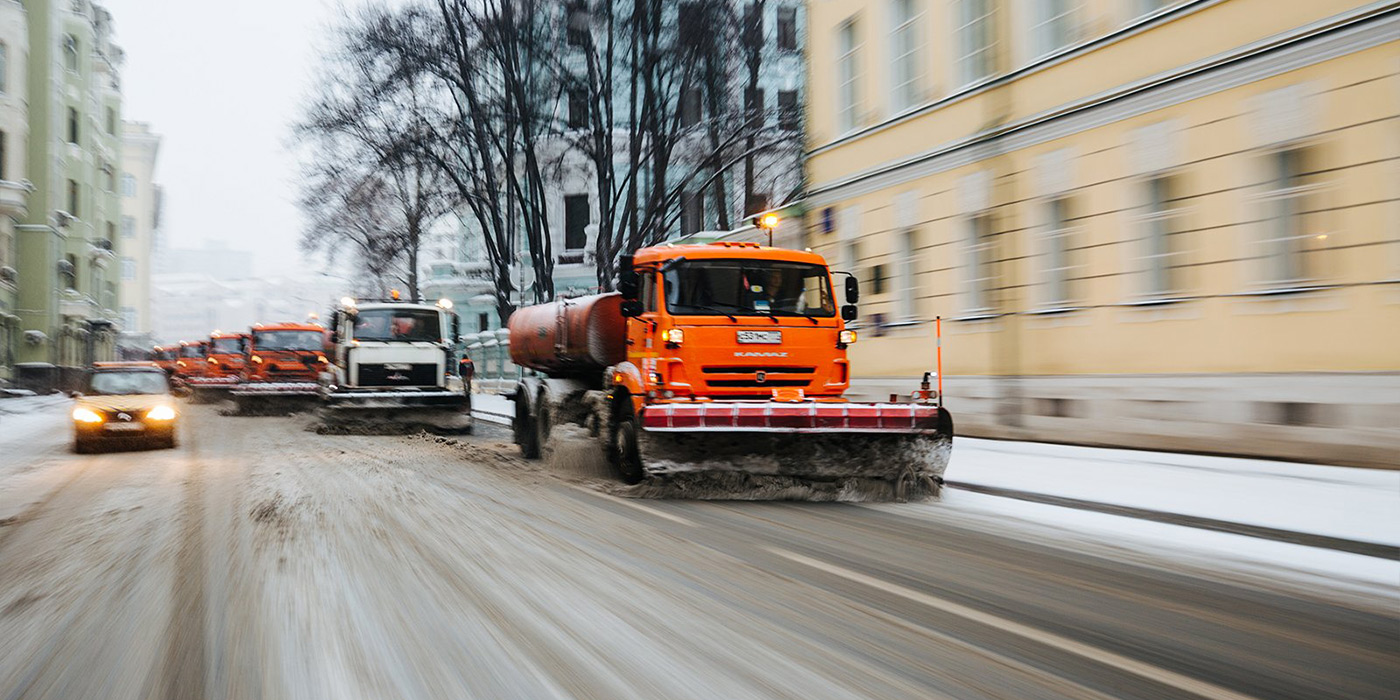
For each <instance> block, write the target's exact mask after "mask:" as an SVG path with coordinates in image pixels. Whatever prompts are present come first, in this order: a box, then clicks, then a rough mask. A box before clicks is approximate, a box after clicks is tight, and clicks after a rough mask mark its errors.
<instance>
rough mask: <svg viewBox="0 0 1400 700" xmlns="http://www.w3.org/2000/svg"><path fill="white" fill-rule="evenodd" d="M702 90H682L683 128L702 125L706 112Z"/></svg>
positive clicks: (688, 88)
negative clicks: (701, 120) (702, 118)
mask: <svg viewBox="0 0 1400 700" xmlns="http://www.w3.org/2000/svg"><path fill="white" fill-rule="evenodd" d="M700 98H701V94H700V88H698V87H687V88H683V89H682V90H681V126H695V125H696V124H699V123H700V118H701V115H702V114H703V112H704V107H703V102H702V100H701V99H700Z"/></svg>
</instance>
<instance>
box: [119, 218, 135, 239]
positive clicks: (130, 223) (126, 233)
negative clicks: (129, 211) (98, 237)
mask: <svg viewBox="0 0 1400 700" xmlns="http://www.w3.org/2000/svg"><path fill="white" fill-rule="evenodd" d="M135 237H136V217H134V216H123V217H122V238H135Z"/></svg>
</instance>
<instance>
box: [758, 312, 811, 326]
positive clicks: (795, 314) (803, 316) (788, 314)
mask: <svg viewBox="0 0 1400 700" xmlns="http://www.w3.org/2000/svg"><path fill="white" fill-rule="evenodd" d="M768 314H769V315H770V316H799V317H801V318H805V319H807V320H808V321H811V322H812V325H814V326H816V325H819V324H818V323H817V319H816V317H814V316H808V315H807V314H800V313H797V312H796V311H785V310H782V309H769V310H768ZM774 320H777V319H774Z"/></svg>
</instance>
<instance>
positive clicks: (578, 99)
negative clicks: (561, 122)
mask: <svg viewBox="0 0 1400 700" xmlns="http://www.w3.org/2000/svg"><path fill="white" fill-rule="evenodd" d="M586 124H588V93H587V92H585V91H584V89H583V88H581V87H571V88H569V128H570V129H580V128H583V126H584V125H586Z"/></svg>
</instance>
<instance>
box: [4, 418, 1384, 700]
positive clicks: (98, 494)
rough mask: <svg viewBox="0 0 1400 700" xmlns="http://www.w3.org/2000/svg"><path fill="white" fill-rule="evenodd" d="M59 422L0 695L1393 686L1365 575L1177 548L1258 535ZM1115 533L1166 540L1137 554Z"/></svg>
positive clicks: (310, 439)
mask: <svg viewBox="0 0 1400 700" xmlns="http://www.w3.org/2000/svg"><path fill="white" fill-rule="evenodd" d="M65 413H66V409H65V406H63V405H61V404H55V405H54V406H50V407H46V408H44V409H42V410H40V411H37V412H35V413H34V414H33V415H32V416H31V417H30V418H28V419H27V420H28V421H29V422H27V423H24V425H26V426H28V427H27V428H26V429H25V431H24V432H23V433H21V432H13V431H6V432H5V433H4V434H3V435H0V523H3V525H0V581H3V582H4V583H3V587H0V639H3V640H5V646H4V648H5V653H4V654H3V655H0V698H87V697H101V698H127V697H133V698H134V697H142V698H147V697H163V698H193V697H202V698H250V697H262V698H337V699H340V698H388V697H393V698H874V697H878V698H1022V697H1037V698H1110V697H1114V698H1117V697H1125V698H1200V697H1220V698H1260V699H1262V698H1372V697H1375V698H1383V697H1391V696H1392V693H1393V688H1394V687H1395V686H1396V685H1397V684H1400V672H1398V671H1397V670H1396V667H1395V664H1394V659H1395V658H1396V657H1397V654H1400V632H1397V630H1400V620H1397V618H1396V612H1395V611H1396V599H1395V597H1394V591H1393V587H1392V588H1385V587H1382V586H1378V585H1374V582H1372V584H1366V583H1365V581H1364V580H1363V579H1364V577H1358V574H1357V573H1356V572H1348V573H1346V574H1345V575H1342V574H1338V575H1337V576H1330V577H1329V576H1328V575H1326V572H1325V571H1317V570H1313V571H1297V570H1292V571H1285V570H1283V569H1281V568H1278V567H1277V566H1276V564H1277V562H1270V561H1269V560H1268V558H1262V559H1260V560H1258V561H1254V562H1253V563H1250V564H1249V565H1248V566H1245V565H1244V563H1241V561H1229V562H1226V561H1224V559H1225V557H1214V555H1211V554H1210V552H1211V551H1212V550H1211V549H1210V548H1209V547H1204V546H1202V545H1200V544H1199V543H1191V542H1186V543H1184V544H1183V542H1182V538H1181V537H1180V536H1179V535H1180V532H1182V531H1185V532H1190V533H1198V534H1201V535H1207V536H1212V537H1226V538H1240V539H1257V538H1242V537H1240V536H1238V535H1224V534H1221V533H1214V532H1202V531H1199V530H1197V529H1192V528H1182V527H1177V526H1172V525H1165V524H1161V523H1140V521H1136V520H1134V519H1131V518H1122V517H1118V516H1109V515H1103V514H1099V513H1083V512H1080V511H1075V510H1074V509H1066V508H1059V507H1055V506H1047V505H1042V504H1036V503H1027V502H1024V501H1017V500H1013V499H1005V498H996V497H992V496H986V495H982V494H977V493H969V492H966V491H959V490H952V491H950V492H949V494H948V495H947V496H946V497H945V499H944V500H943V501H941V502H934V503H920V504H890V505H877V506H864V505H861V506H857V505H847V504H804V503H796V504H793V503H740V502H731V503H722V502H686V501H657V500H647V501H643V500H636V499H622V498H616V497H613V496H610V495H607V493H606V490H604V489H601V488H600V485H601V483H602V482H601V481H600V478H599V476H598V475H597V474H594V473H584V472H577V471H570V470H569V468H567V467H565V466H564V465H551V464H543V463H539V462H525V461H522V460H520V459H519V458H518V457H517V455H516V451H515V449H514V447H513V446H512V445H510V444H509V440H508V436H507V435H506V433H505V431H504V430H502V429H500V428H492V427H489V426H481V428H482V429H481V431H480V433H481V434H479V435H477V436H473V437H469V438H460V439H453V440H445V439H434V438H423V437H364V436H322V435H316V434H314V433H311V432H307V431H305V430H302V429H301V427H302V426H301V421H300V419H297V418H290V419H289V418H271V417H268V418H233V417H223V416H219V415H217V413H216V412H215V411H214V410H213V408H212V407H208V406H191V407H188V408H187V409H186V413H187V415H186V418H187V419H188V421H189V423H188V424H187V426H186V429H185V435H184V441H183V444H182V446H181V447H180V448H179V449H178V450H173V451H154V452H124V453H113V454H103V455H74V454H70V453H69V452H68V451H67V449H66V448H67V442H68V433H67V425H66V422H65V421H66V418H65ZM0 420H3V419H0ZM7 425H10V426H12V425H14V424H13V423H9V424H7ZM975 451H976V450H975V449H974V450H968V452H975ZM956 459H957V458H956V457H955V462H954V464H955V465H956V464H957V461H956ZM950 475H951V472H950ZM1043 510H1051V511H1056V512H1059V513H1061V515H1063V513H1078V514H1079V515H1082V516H1092V517H1095V518H1107V519H1110V521H1112V522H1116V523H1117V525H1116V526H1105V525H1102V524H1095V525H1090V524H1086V523H1083V522H1079V523H1074V522H1064V521H1058V520H1056V517H1059V516H1047V515H1045V514H1043V513H1039V512H1038V511H1043ZM1134 524H1145V525H1150V526H1154V527H1158V528H1167V529H1168V531H1169V533H1170V534H1169V535H1168V539H1166V540H1164V541H1162V542H1159V543H1158V545H1160V546H1154V545H1148V544H1145V543H1148V542H1150V541H1151V539H1150V538H1151V537H1155V536H1157V535H1153V534H1151V533H1145V532H1143V531H1140V530H1137V529H1135V527H1134ZM1115 527H1116V529H1115ZM1173 538H1175V539H1173ZM1186 539H1189V537H1188V538H1186ZM1264 544H1268V545H1277V546H1278V547H1285V548H1293V549H1294V550H1295V551H1296V550H1305V549H1313V548H1306V547H1298V546H1297V545H1288V544H1284V543H1277V542H1265V543H1264ZM1245 554H1248V553H1247V552H1246V553H1245ZM1333 554H1342V553H1336V552H1334V553H1333ZM1346 556H1357V555H1346ZM1246 558H1248V557H1246ZM1373 559H1374V558H1373ZM1246 563H1248V562H1246Z"/></svg>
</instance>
